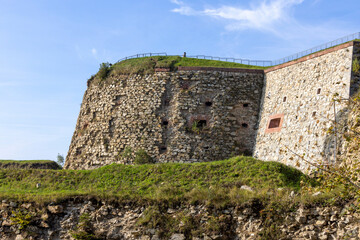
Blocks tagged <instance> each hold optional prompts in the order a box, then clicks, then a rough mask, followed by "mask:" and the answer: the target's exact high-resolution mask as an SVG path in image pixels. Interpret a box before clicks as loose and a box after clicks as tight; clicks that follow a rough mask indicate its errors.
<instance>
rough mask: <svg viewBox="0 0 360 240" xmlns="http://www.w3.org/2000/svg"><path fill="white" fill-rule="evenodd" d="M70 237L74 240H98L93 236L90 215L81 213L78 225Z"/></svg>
mask: <svg viewBox="0 0 360 240" xmlns="http://www.w3.org/2000/svg"><path fill="white" fill-rule="evenodd" d="M71 236H72V237H73V238H74V239H76V240H98V239H99V238H97V237H96V235H95V234H94V229H93V226H92V224H91V219H90V215H89V214H88V213H83V214H82V215H80V217H79V223H78V225H77V226H76V229H75V230H74V231H73V232H72V233H71Z"/></svg>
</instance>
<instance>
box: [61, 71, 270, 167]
mask: <svg viewBox="0 0 360 240" xmlns="http://www.w3.org/2000/svg"><path fill="white" fill-rule="evenodd" d="M263 79H264V72H263V71H262V70H247V69H206V68H186V67H182V68H179V70H178V71H177V72H167V71H163V69H162V70H161V71H160V69H159V70H158V72H155V73H154V74H150V75H138V74H133V75H120V76H111V77H110V79H108V81H109V82H110V83H109V84H106V85H99V84H92V83H90V84H89V87H88V89H87V90H86V92H85V95H84V98H83V103H82V106H81V110H80V115H79V118H78V121H77V125H76V130H75V133H74V136H73V139H72V142H71V146H70V149H69V153H68V156H67V160H66V165H65V167H67V168H71V169H91V168H95V167H99V166H102V165H106V164H111V163H125V164H129V163H132V160H133V159H132V157H133V155H134V152H136V151H138V150H140V149H141V150H145V151H146V152H147V154H149V155H150V156H151V158H152V159H153V160H154V161H156V162H198V161H213V160H218V159H224V158H227V157H229V156H231V155H238V154H242V153H245V154H248V155H251V154H252V151H253V148H254V146H255V136H256V129H257V119H258V117H259V116H258V115H259V110H260V108H259V107H260V100H261V94H262V89H263V83H264V81H263ZM130 149H131V152H132V153H130V151H129V150H130ZM125 150H126V151H127V153H130V156H129V154H127V156H124V154H123V153H124V151H125Z"/></svg>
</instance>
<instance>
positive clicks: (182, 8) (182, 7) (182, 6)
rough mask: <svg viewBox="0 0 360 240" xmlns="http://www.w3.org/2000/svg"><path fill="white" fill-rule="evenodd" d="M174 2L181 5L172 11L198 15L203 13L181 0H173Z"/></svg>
mask: <svg viewBox="0 0 360 240" xmlns="http://www.w3.org/2000/svg"><path fill="white" fill-rule="evenodd" d="M171 2H172V3H174V4H176V5H179V8H174V9H173V10H172V12H176V13H180V14H182V15H187V16H190V15H197V14H201V12H198V11H195V10H194V9H192V8H191V7H189V6H187V5H186V4H185V3H184V2H182V1H179V0H171Z"/></svg>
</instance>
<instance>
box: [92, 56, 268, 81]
mask: <svg viewBox="0 0 360 240" xmlns="http://www.w3.org/2000/svg"><path fill="white" fill-rule="evenodd" d="M179 66H184V67H219V68H243V69H266V68H267V67H260V66H253V65H246V64H241V63H235V62H225V61H217V60H208V59H197V58H186V57H180V56H153V57H143V58H134V59H128V60H124V61H121V62H118V63H115V64H113V65H112V64H110V63H102V64H100V68H99V71H98V73H97V74H95V75H94V76H92V77H91V78H90V81H95V82H100V83H101V82H104V80H105V79H106V78H107V77H108V76H116V75H119V74H152V73H154V72H155V68H169V69H170V70H172V71H174V70H176V69H177V67H179Z"/></svg>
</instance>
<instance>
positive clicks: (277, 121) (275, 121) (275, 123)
mask: <svg viewBox="0 0 360 240" xmlns="http://www.w3.org/2000/svg"><path fill="white" fill-rule="evenodd" d="M280 122H281V118H274V119H271V120H270V123H269V127H268V128H269V129H271V128H278V127H280Z"/></svg>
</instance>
